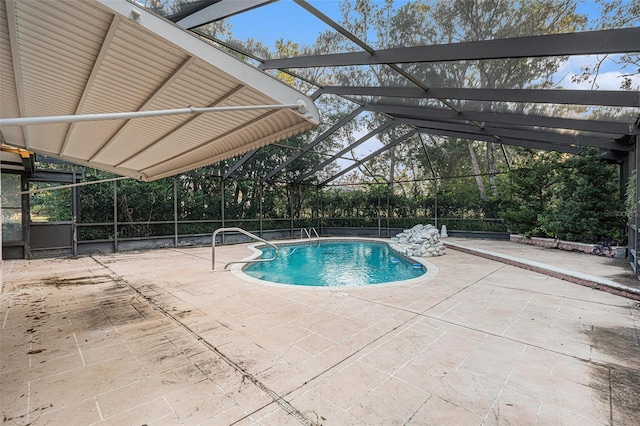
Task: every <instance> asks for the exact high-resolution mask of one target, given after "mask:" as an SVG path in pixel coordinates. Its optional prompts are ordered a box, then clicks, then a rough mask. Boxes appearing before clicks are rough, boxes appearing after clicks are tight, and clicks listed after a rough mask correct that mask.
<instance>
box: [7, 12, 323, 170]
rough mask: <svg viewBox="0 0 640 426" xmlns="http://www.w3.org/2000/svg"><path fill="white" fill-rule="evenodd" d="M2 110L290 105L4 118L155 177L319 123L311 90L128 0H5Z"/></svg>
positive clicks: (55, 148)
mask: <svg viewBox="0 0 640 426" xmlns="http://www.w3.org/2000/svg"><path fill="white" fill-rule="evenodd" d="M0 42H1V44H0V60H1V62H0V71H1V72H0V75H1V77H0V78H1V90H2V92H1V93H0V117H1V118H14V117H40V116H59V115H83V114H99V113H110V112H132V111H153V110H163V109H179V108H186V107H187V106H193V107H212V106H216V107H217V106H249V105H291V104H296V102H298V101H299V100H302V101H303V102H304V103H305V104H306V106H307V112H306V113H304V114H302V113H300V112H299V111H298V110H295V109H273V110H269V109H267V110H265V109H261V110H243V111H226V112H219V113H210V114H198V115H174V116H166V117H150V118H135V119H119V120H108V121H85V122H77V123H58V124H38V125H33V124H32V125H27V126H23V127H21V126H3V127H2V128H1V129H0V132H1V136H2V138H3V139H4V142H5V143H7V144H10V145H13V146H16V147H20V148H26V149H29V150H31V151H34V152H38V153H42V154H46V155H49V156H54V157H59V158H62V159H64V160H67V161H70V162H73V163H77V164H83V165H88V166H91V167H95V168H99V169H103V170H107V171H112V172H115V173H118V174H122V175H125V176H131V177H135V178H138V179H142V180H154V179H159V178H162V177H166V176H170V175H173V174H176V173H180V172H184V171H187V170H190V169H192V168H195V167H199V166H203V165H207V164H212V163H215V162H217V161H220V160H223V159H226V158H229V157H232V156H236V155H239V154H242V153H244V152H247V151H250V150H253V149H256V148H259V147H262V146H264V145H267V144H270V143H273V142H276V141H278V140H280V139H283V138H287V137H290V136H293V135H295V134H297V133H300V132H302V131H305V130H308V129H311V128H313V127H315V126H317V125H318V123H319V115H318V111H317V110H316V108H315V106H314V105H313V102H312V101H311V99H309V98H308V97H306V96H304V95H303V94H301V93H299V92H298V91H296V90H294V89H293V88H291V87H289V86H287V85H286V84H284V83H282V82H280V81H278V80H276V79H274V78H272V77H271V76H269V75H267V74H265V73H264V72H262V71H259V70H257V69H256V68H254V67H252V66H250V65H248V64H246V63H244V62H242V61H241V60H239V59H237V58H235V57H233V56H231V55H229V54H227V53H225V52H223V51H221V50H219V49H217V48H216V47H214V46H212V45H210V44H208V43H207V42H205V41H203V40H201V39H199V38H198V37H196V36H194V35H193V34H191V33H189V32H187V31H185V30H183V29H181V28H179V27H177V26H176V25H174V24H173V23H171V22H169V21H166V20H164V19H162V18H160V17H158V16H156V15H154V14H152V13H150V12H148V11H146V10H144V9H142V8H140V7H139V6H137V5H136V4H134V3H131V2H128V1H126V0H84V1H77V0H57V1H55V2H53V1H45V2H34V1H21V0H14V1H4V0H2V1H1V2H0Z"/></svg>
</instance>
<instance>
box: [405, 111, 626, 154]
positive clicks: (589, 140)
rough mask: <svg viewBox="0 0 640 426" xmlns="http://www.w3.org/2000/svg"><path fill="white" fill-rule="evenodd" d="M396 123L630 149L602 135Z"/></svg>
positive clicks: (427, 122)
mask: <svg viewBox="0 0 640 426" xmlns="http://www.w3.org/2000/svg"><path fill="white" fill-rule="evenodd" d="M396 120H397V122H398V123H402V124H406V125H409V126H415V127H420V128H428V129H438V130H449V131H455V132H463V133H468V134H470V135H476V136H493V137H494V138H495V140H494V141H493V142H500V141H501V140H502V138H513V139H522V140H528V141H532V142H540V143H547V142H548V143H553V144H562V145H568V146H593V147H596V148H602V149H607V150H616V151H631V150H633V146H632V145H625V144H623V143H621V142H619V141H617V140H615V139H611V138H603V137H591V136H586V135H570V134H563V133H558V132H553V131H544V130H533V129H511V128H503V127H493V126H485V127H484V128H482V129H478V128H477V127H475V126H472V125H468V124H464V123H451V122H442V121H430V120H420V119H403V118H397V119H396Z"/></svg>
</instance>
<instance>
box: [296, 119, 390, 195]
mask: <svg viewBox="0 0 640 426" xmlns="http://www.w3.org/2000/svg"><path fill="white" fill-rule="evenodd" d="M394 124H395V121H394V120H387V121H385V122H384V123H382V124H381V125H380V126H378V127H376V128H375V129H373V130H372V131H370V132H369V133H367V134H366V135H364V136H363V137H361V138H360V139H358V140H357V141H355V142H354V143H352V144H351V145H349V146H347V147H346V148H343V149H342V150H341V151H340V152H338V153H336V154H334V155H333V156H331V157H330V158H328V159H326V160H325V161H323V162H322V163H320V164H318V165H316V166H315V167H313V168H312V169H311V170H309V171H308V172H306V173H304V174H303V175H302V176H300V177H298V178H297V179H296V180H295V182H294V183H300V182H302V181H303V180H304V179H306V178H308V177H309V176H311V175H312V174H314V173H315V172H317V171H318V170H320V169H322V168H324V167H326V166H327V165H329V164H330V163H332V162H334V161H336V160H337V159H339V158H340V157H342V156H343V155H344V154H345V153H347V152H349V151H350V150H352V149H354V148H356V147H358V146H360V145H362V144H363V143H365V142H366V141H368V140H369V139H371V138H372V137H374V136H375V135H377V134H379V133H381V132H383V131H384V130H386V129H388V128H389V127H391V126H392V125H394Z"/></svg>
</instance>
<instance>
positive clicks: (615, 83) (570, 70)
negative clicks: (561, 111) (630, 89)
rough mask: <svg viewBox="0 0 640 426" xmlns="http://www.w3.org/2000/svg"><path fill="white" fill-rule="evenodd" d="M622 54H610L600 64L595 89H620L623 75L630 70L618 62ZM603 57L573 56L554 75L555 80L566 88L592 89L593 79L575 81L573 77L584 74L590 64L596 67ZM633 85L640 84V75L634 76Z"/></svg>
mask: <svg viewBox="0 0 640 426" xmlns="http://www.w3.org/2000/svg"><path fill="white" fill-rule="evenodd" d="M620 57H621V55H609V56H608V57H606V58H604V61H603V62H602V64H601V65H600V72H599V73H598V77H597V79H596V84H597V86H594V87H593V89H596V88H597V89H599V90H620V84H621V83H622V81H623V77H622V76H623V75H626V74H627V73H628V72H627V71H626V70H623V69H622V65H620V64H617V63H616V62H614V61H616V60H619V58H620ZM602 59H603V56H596V55H589V56H571V57H569V59H568V60H567V61H566V62H565V63H564V64H562V66H561V67H560V68H559V69H558V71H557V72H556V74H555V76H554V81H556V82H558V83H559V85H560V86H561V87H562V88H564V89H574V90H591V89H592V83H591V81H582V82H580V83H574V82H573V78H574V77H576V76H579V75H581V74H582V69H581V68H582V67H584V66H590V67H594V66H595V65H597V64H598V62H599V61H601V60H602ZM632 80H633V85H634V86H635V85H640V75H635V76H632Z"/></svg>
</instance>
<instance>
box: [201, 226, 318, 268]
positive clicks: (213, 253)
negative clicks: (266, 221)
mask: <svg viewBox="0 0 640 426" xmlns="http://www.w3.org/2000/svg"><path fill="white" fill-rule="evenodd" d="M222 232H240V233H241V234H244V235H246V236H247V237H249V238H253V239H254V240H256V241H260V242H263V243H265V244H266V245H268V246H271V247H273V248H274V249H275V251H276V253H275V255H274V256H273V257H271V258H269V259H249V260H235V261H233V262H229V263H227V264H226V265H224V269H225V270H227V268H228V267H229V265H232V264H234V263H257V262H271V261H272V260H276V258H277V257H278V246H276V245H275V244H273V243H270V242H269V241H267V240H263V239H262V238H260V237H258V236H257V235H254V234H252V233H251V232H249V231H245V230H244V229H242V228H219V229H216V230H215V232H214V233H213V235H212V236H211V270H212V271H214V272H215V271H216V236H217V235H218V234H220V233H222ZM316 234H317V233H316Z"/></svg>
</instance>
